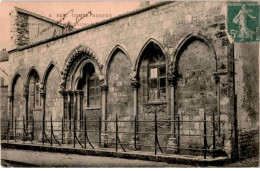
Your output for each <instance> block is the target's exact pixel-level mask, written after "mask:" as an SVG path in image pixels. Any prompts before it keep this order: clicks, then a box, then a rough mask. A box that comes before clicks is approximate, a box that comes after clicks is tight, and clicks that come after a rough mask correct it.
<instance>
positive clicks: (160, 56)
mask: <svg viewBox="0 0 260 171" xmlns="http://www.w3.org/2000/svg"><path fill="white" fill-rule="evenodd" d="M158 61H159V62H164V61H165V57H164V55H160V54H158Z"/></svg>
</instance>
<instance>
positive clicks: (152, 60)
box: [150, 56, 158, 64]
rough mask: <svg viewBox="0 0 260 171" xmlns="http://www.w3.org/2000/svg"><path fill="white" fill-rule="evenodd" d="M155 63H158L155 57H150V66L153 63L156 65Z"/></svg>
mask: <svg viewBox="0 0 260 171" xmlns="http://www.w3.org/2000/svg"><path fill="white" fill-rule="evenodd" d="M157 62H158V59H157V57H156V56H151V58H150V63H151V64H154V63H157Z"/></svg>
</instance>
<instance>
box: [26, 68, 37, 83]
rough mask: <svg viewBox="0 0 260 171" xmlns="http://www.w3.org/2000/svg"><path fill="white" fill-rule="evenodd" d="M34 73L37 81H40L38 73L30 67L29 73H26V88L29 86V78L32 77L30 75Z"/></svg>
mask: <svg viewBox="0 0 260 171" xmlns="http://www.w3.org/2000/svg"><path fill="white" fill-rule="evenodd" d="M34 72H35V74H36V75H37V77H38V80H39V81H40V74H39V72H38V71H37V70H36V68H35V67H34V66H33V67H31V69H30V70H29V72H28V74H27V77H26V78H27V79H26V86H27V87H28V86H29V81H30V78H31V76H32V74H34Z"/></svg>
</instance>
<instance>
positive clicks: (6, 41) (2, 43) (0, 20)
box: [0, 1, 140, 51]
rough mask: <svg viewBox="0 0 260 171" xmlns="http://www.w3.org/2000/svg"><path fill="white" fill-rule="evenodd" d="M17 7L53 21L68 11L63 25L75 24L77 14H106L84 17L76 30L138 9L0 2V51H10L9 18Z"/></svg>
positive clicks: (135, 3)
mask: <svg viewBox="0 0 260 171" xmlns="http://www.w3.org/2000/svg"><path fill="white" fill-rule="evenodd" d="M15 6H16V7H19V8H22V9H25V10H28V11H31V12H34V13H37V14H40V15H42V16H45V17H48V18H51V19H53V20H55V21H58V20H60V19H61V17H60V15H59V14H65V13H68V12H69V11H71V10H73V12H70V15H68V17H67V18H66V19H65V20H64V22H63V23H66V22H68V21H70V22H71V23H75V20H76V16H77V14H85V13H88V12H89V11H91V13H92V14H96V15H97V16H100V14H107V16H108V17H85V18H84V19H82V20H81V21H80V22H79V25H78V26H76V28H80V27H83V26H84V25H85V24H91V23H95V22H98V21H101V20H104V19H108V18H109V17H111V16H112V17H115V16H117V15H120V14H123V13H126V12H129V11H132V10H135V9H137V8H139V7H140V2H139V1H131V2H127V1H123V2H118V1H114V2H113V1H102V2H100V1H96V2H89V1H88V2H86V1H85V2H82V1H81V2H75V1H73V2H68V1H67V2H50V1H48V2H46V1H45V2H44V1H41V2H40V1H38V2H28V1H24V2H23V1H22V2H21V1H11V2H10V1H9V2H6V1H4V2H3V1H0V24H1V27H0V36H1V39H0V50H2V49H4V48H5V49H6V50H7V51H8V50H11V49H10V46H11V42H10V27H11V18H10V15H9V14H10V12H11V10H12V9H13V8H14V7H15Z"/></svg>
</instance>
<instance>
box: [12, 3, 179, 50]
mask: <svg viewBox="0 0 260 171" xmlns="http://www.w3.org/2000/svg"><path fill="white" fill-rule="evenodd" d="M176 2H179V1H163V2H158V3H156V4H153V5H149V6H147V7H145V8H141V9H137V10H134V11H131V12H128V13H124V14H121V15H119V16H116V17H113V18H110V19H107V20H103V21H100V22H97V23H95V24H92V25H88V26H86V27H82V28H79V29H77V30H75V31H72V32H68V33H65V34H62V35H59V36H57V37H53V38H50V39H46V40H42V41H39V42H37V43H34V44H30V45H27V46H24V47H21V48H15V49H12V50H9V51H8V53H13V52H15V51H22V50H25V49H29V48H33V47H35V46H38V45H41V44H45V43H48V42H51V41H54V40H57V39H60V38H63V37H66V36H70V35H73V34H76V33H79V32H82V31H85V30H89V29H92V28H96V27H99V26H102V25H105V24H108V23H111V22H114V21H117V20H120V19H123V18H126V17H130V16H133V15H137V14H140V13H142V12H145V11H149V10H151V9H154V8H157V7H161V6H164V5H167V4H170V3H176Z"/></svg>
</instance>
